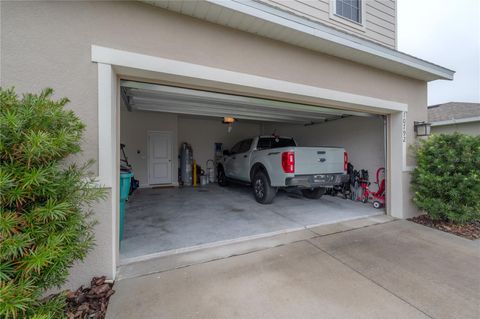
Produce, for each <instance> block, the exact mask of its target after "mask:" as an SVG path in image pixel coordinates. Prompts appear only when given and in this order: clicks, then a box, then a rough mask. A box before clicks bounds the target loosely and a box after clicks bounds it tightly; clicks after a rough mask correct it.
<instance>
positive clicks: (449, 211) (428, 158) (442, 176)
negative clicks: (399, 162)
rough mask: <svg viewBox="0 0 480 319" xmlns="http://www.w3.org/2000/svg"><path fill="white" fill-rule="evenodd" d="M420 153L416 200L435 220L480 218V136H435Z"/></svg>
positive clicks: (415, 177) (420, 148) (415, 175)
mask: <svg viewBox="0 0 480 319" xmlns="http://www.w3.org/2000/svg"><path fill="white" fill-rule="evenodd" d="M416 155H417V165H418V166H417V168H416V169H415V171H414V172H413V179H412V186H413V190H414V192H415V194H414V197H413V201H414V203H415V204H416V205H417V206H418V207H419V208H420V209H422V210H424V211H425V212H426V213H427V214H428V215H430V216H431V217H432V219H436V220H438V219H442V220H448V221H452V222H455V223H466V222H470V221H475V220H480V136H468V135H464V134H459V133H455V134H450V135H447V134H441V135H432V136H431V137H430V138H429V139H427V140H423V141H421V143H420V144H419V145H418V147H417V149H416Z"/></svg>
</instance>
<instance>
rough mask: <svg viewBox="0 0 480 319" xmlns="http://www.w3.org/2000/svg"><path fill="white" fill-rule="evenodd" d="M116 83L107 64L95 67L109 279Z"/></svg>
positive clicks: (113, 272)
mask: <svg viewBox="0 0 480 319" xmlns="http://www.w3.org/2000/svg"><path fill="white" fill-rule="evenodd" d="M116 86H117V81H116V75H115V72H114V71H113V69H112V66H111V65H110V64H105V63H98V183H99V184H100V185H101V186H102V187H105V188H109V189H110V191H111V196H110V197H111V207H112V215H111V227H112V251H111V253H112V256H111V257H112V265H111V273H110V274H109V275H110V277H111V278H112V279H115V275H116V273H117V256H118V221H117V216H118V209H119V202H118V200H119V198H118V197H119V194H118V190H119V189H118V174H117V173H118V171H119V167H118V165H119V164H118V160H117V158H118V156H117V155H118V154H117V153H118V150H117V149H118V147H117V145H118V142H117V140H118V134H119V133H118V129H117V128H118V124H117V116H118V114H117V105H116V100H117V99H116V94H117V88H116Z"/></svg>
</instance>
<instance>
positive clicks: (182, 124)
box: [178, 117, 261, 169]
mask: <svg viewBox="0 0 480 319" xmlns="http://www.w3.org/2000/svg"><path fill="white" fill-rule="evenodd" d="M227 128H228V125H226V124H223V123H222V119H220V118H211V119H210V118H208V119H198V118H184V117H179V118H178V136H179V138H178V149H180V145H181V143H183V142H187V143H189V144H190V145H192V148H193V158H194V159H195V160H196V161H197V164H198V165H200V166H201V167H202V168H203V169H205V168H206V162H207V160H209V159H212V160H213V159H214V155H215V148H214V144H215V143H223V148H224V149H230V148H231V147H232V146H233V145H234V144H235V143H237V142H239V141H241V140H243V139H246V138H249V137H252V136H255V135H259V134H260V130H261V124H260V123H256V122H249V121H238V122H236V123H234V124H233V125H232V130H231V132H230V133H228V131H227Z"/></svg>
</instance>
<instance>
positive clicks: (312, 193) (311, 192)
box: [302, 187, 326, 199]
mask: <svg viewBox="0 0 480 319" xmlns="http://www.w3.org/2000/svg"><path fill="white" fill-rule="evenodd" d="M325 191H326V189H325V188H324V187H318V188H314V189H302V194H303V196H304V197H306V198H309V199H319V198H320V197H322V195H323V194H325Z"/></svg>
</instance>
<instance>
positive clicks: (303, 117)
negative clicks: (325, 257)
mask: <svg viewBox="0 0 480 319" xmlns="http://www.w3.org/2000/svg"><path fill="white" fill-rule="evenodd" d="M120 96H121V99H120V143H121V144H122V145H124V147H123V149H122V151H121V158H122V159H123V160H124V162H123V163H122V164H123V165H124V166H125V165H126V164H128V165H129V166H130V167H131V171H132V172H133V174H134V176H135V179H136V180H137V181H138V186H139V187H138V189H136V190H135V191H134V192H133V193H132V194H131V195H130V196H129V198H128V201H127V202H126V204H125V211H124V221H123V222H120V227H122V226H121V225H122V224H123V234H122V231H121V236H120V237H122V238H121V241H120V263H121V264H128V263H132V262H136V261H139V260H144V259H149V258H153V257H158V256H164V255H169V254H175V253H179V252H186V251H191V250H195V249H200V248H205V247H212V246H217V245H223V244H226V243H232V242H237V241H245V240H248V239H253V238H259V237H266V236H272V235H275V234H279V233H285V232H291V231H295V230H300V229H308V228H311V227H315V226H318V225H322V224H330V223H335V222H340V221H346V220H351V219H358V218H362V217H367V216H374V215H379V214H385V211H384V209H383V205H382V207H380V208H377V209H376V208H374V207H373V205H372V202H373V200H370V201H369V202H367V203H363V202H362V201H361V196H362V192H363V190H362V183H361V182H362V181H363V182H364V183H363V184H364V186H365V185H368V187H369V190H370V192H372V193H375V192H377V191H378V188H379V185H380V184H381V181H382V180H383V179H384V176H385V171H384V170H383V171H379V176H378V178H377V176H376V172H377V171H378V170H379V169H380V168H383V167H385V162H386V161H385V158H386V149H387V148H386V133H385V132H386V119H385V118H384V116H381V115H378V114H371V113H367V112H358V111H350V110H346V109H336V108H331V107H323V106H318V105H308V104H299V103H292V102H288V101H284V100H281V99H279V100H275V99H264V98H259V97H252V96H248V95H239V94H238V93H237V94H235V95H234V94H228V92H225V91H220V90H219V91H210V90H208V91H207V90H201V89H197V88H195V89H193V88H189V87H180V86H175V85H166V84H156V83H148V82H142V81H130V80H121V81H120ZM255 137H264V138H266V139H267V140H270V139H274V140H280V139H282V138H292V139H293V140H294V141H295V145H296V146H297V147H306V148H309V149H310V148H311V149H315V151H316V152H317V154H320V153H321V152H324V149H326V150H327V152H328V150H334V149H337V148H338V149H339V150H341V153H342V154H341V161H342V167H343V161H345V160H347V158H344V156H343V149H344V150H345V152H346V153H347V154H348V160H347V161H348V162H349V163H351V164H352V165H353V170H355V171H358V173H359V174H357V175H354V176H357V179H356V184H355V183H354V181H355V178H354V176H353V177H351V178H350V177H349V179H348V182H345V184H342V185H341V186H342V187H340V185H337V187H336V192H335V191H332V188H330V187H327V188H326V191H327V193H326V194H323V195H322V194H320V195H322V196H321V197H320V198H318V199H312V198H308V197H309V196H306V195H305V192H304V191H303V190H302V189H303V187H302V188H299V187H291V186H289V187H275V190H276V192H275V196H274V198H273V200H272V203H270V204H268V205H264V204H260V203H258V202H257V201H256V200H255V196H254V192H253V188H252V186H251V185H249V184H248V183H245V181H242V182H240V183H239V182H238V180H233V179H231V178H228V185H223V186H221V185H219V173H221V172H220V170H222V169H223V166H222V165H225V163H226V158H228V157H230V158H233V157H235V156H234V155H235V154H234V153H232V152H231V151H232V149H233V150H234V149H235V147H236V145H237V144H238V143H239V142H240V143H241V142H242V141H249V139H252V138H255ZM252 143H253V142H251V144H252ZM256 143H257V144H258V143H260V139H258V140H256ZM249 145H250V144H249ZM272 147H273V146H272ZM254 148H255V146H251V147H250V150H251V151H252V152H257V153H258V151H259V149H258V150H257V149H254ZM186 149H187V150H188V151H187V154H188V155H190V157H188V159H189V161H188V160H185V150H186ZM247 149H248V148H247ZM318 152H320V153H318ZM339 152H340V151H339ZM271 153H272V152H269V155H270V154H271ZM273 153H274V152H273ZM237 154H240V153H238V152H237ZM243 154H244V153H241V154H240V155H241V156H243ZM298 156H300V155H299V154H297V158H296V159H297V161H296V163H295V164H296V169H297V172H298V170H299V169H300V167H301V166H302V165H306V163H302V162H301V158H299V157H298ZM245 157H246V155H245ZM316 159H319V160H322V159H323V160H325V158H321V157H320V158H318V157H315V160H316ZM328 160H329V158H328V157H327V162H328ZM193 161H194V162H193ZM193 163H195V165H192V164H193ZM250 164H253V163H250ZM250 164H249V165H250ZM345 164H346V162H345ZM186 168H188V169H186ZM281 169H282V167H281V165H280V164H279V165H278V167H277V168H275V169H273V170H279V171H281ZM227 170H229V169H227ZM248 170H250V167H249V169H248ZM351 170H352V168H351V167H350V169H349V170H348V171H349V172H350V173H351ZM361 170H365V171H367V172H368V177H367V176H366V175H365V174H364V175H361V174H360V172H361ZM186 171H188V172H186ZM243 171H245V169H243ZM345 173H347V166H346V165H345ZM269 174H270V175H272V174H275V173H274V172H273V171H271V172H270V173H269ZM267 175H268V174H267ZM350 175H353V174H350ZM227 177H228V176H227ZM271 178H273V177H269V179H271ZM377 179H378V181H377ZM367 180H368V182H369V184H368V183H366V181H367ZM350 184H352V185H350ZM347 185H348V186H347ZM347 188H348V189H347ZM348 191H350V193H348ZM322 193H323V191H322ZM345 197H347V199H345ZM352 198H353V200H352Z"/></svg>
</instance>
